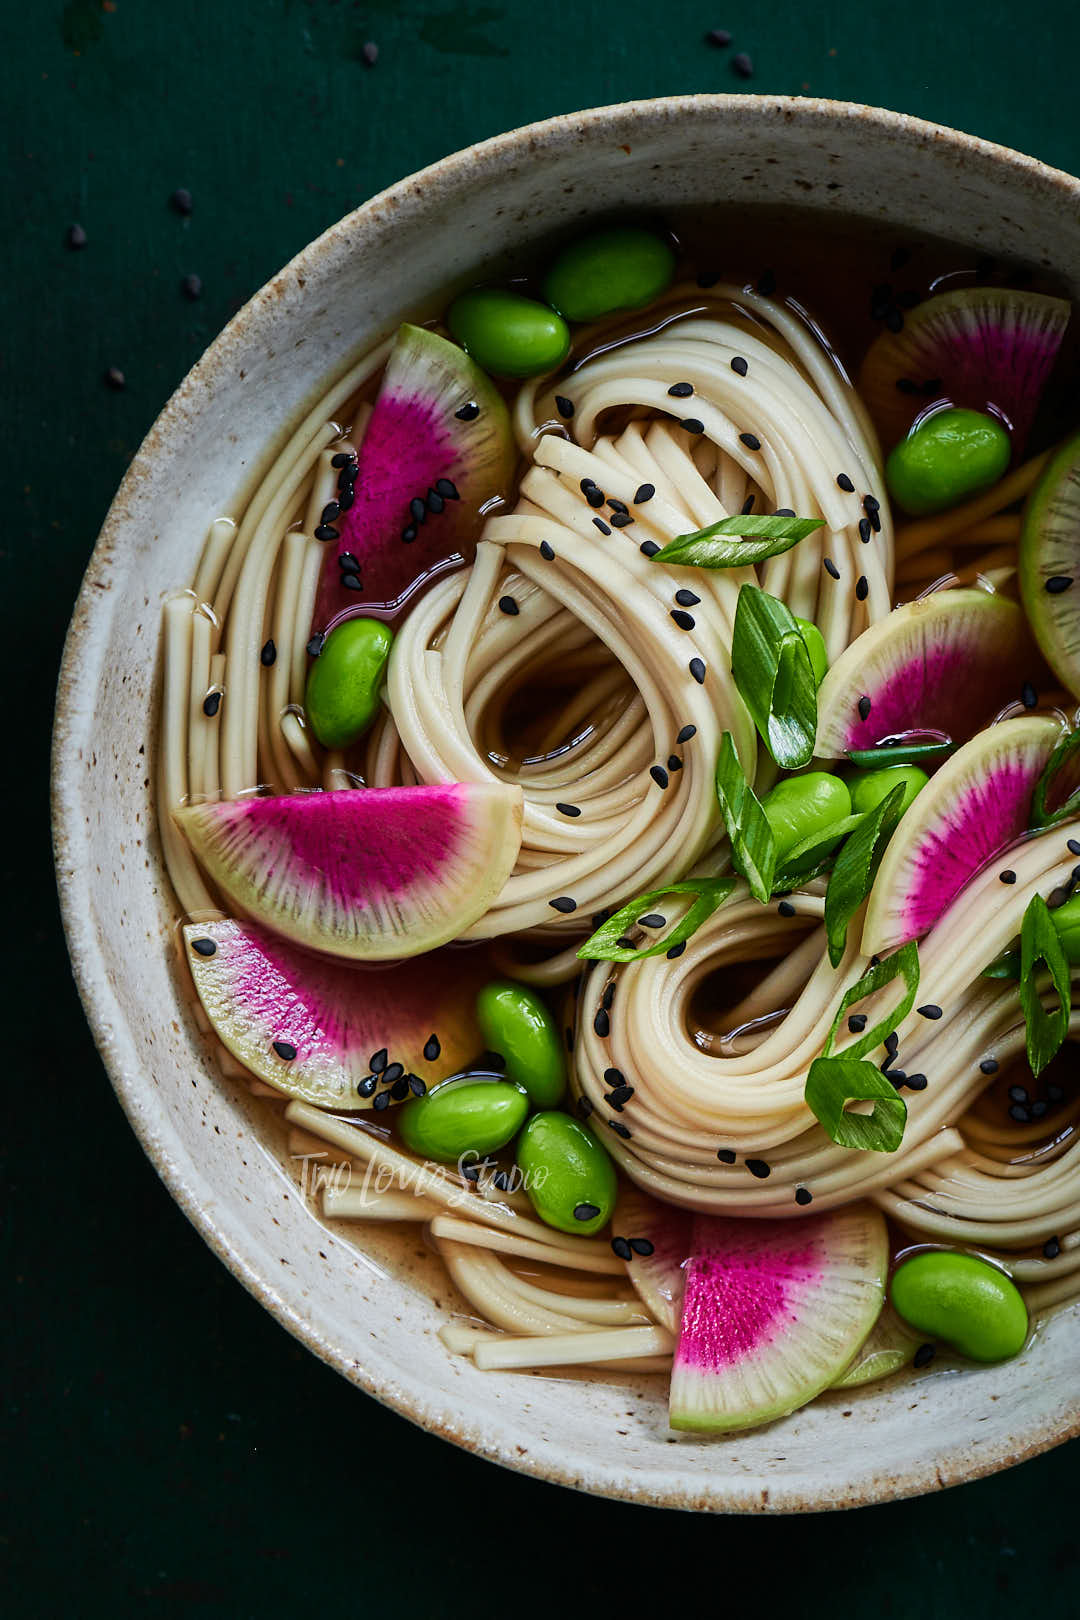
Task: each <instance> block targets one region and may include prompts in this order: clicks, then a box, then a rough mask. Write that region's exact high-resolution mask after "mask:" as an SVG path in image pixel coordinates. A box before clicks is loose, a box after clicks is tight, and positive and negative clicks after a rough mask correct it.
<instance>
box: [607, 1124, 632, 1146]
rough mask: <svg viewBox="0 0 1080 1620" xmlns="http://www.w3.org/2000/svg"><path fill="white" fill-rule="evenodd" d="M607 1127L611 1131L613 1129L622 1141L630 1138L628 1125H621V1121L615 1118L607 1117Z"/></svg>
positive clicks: (627, 1140)
mask: <svg viewBox="0 0 1080 1620" xmlns="http://www.w3.org/2000/svg"><path fill="white" fill-rule="evenodd" d="M608 1129H609V1130H611V1131H614V1132H615V1135H616V1136H621V1137H622V1139H623V1141H624V1142H629V1140H630V1127H629V1125H623V1124H622V1123H621V1121H620V1120H617V1119H609V1120H608Z"/></svg>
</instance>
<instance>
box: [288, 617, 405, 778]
mask: <svg viewBox="0 0 1080 1620" xmlns="http://www.w3.org/2000/svg"><path fill="white" fill-rule="evenodd" d="M393 640H394V632H393V631H392V630H391V629H390V627H389V625H386V624H383V623H381V621H380V620H378V619H346V620H345V622H344V624H339V625H338V627H337V629H336V630H332V631H331V632H330V634H329V636H327V638H326V641H325V642H324V643H323V649H322V652H321V653H320V654H319V656H318V658H316V660H315V662H314V663H313V664H312V666H311V668H310V670H309V671H308V678H307V688H306V690H305V692H304V710H305V712H306V714H307V718H308V725H309V726H310V727H311V729H312V731H313V732H314V733H315V735H316V737H318V739H319V741H320V742H321V743H322V745H323V747H324V748H348V746H349V744H350V743H354V742H355V741H356V739H357V737H360V736H362V735H363V733H364V732H365V731H366V730H367V728H368V726H370V724H371V722H372V721H373V720H374V718H375V715H376V714H377V712H378V708H379V692H380V691H381V689H382V684H383V677H384V675H385V672H386V661H387V659H388V658H389V657H390V648H391V645H392V644H393Z"/></svg>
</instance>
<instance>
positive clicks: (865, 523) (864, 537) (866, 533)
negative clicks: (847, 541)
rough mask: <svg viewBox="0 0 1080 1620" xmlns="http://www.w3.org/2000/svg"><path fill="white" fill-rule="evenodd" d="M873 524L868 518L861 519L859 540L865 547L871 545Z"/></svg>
mask: <svg viewBox="0 0 1080 1620" xmlns="http://www.w3.org/2000/svg"><path fill="white" fill-rule="evenodd" d="M870 532H871V523H870V519H869V518H868V517H864V518H860V519H859V539H860V540H861V541H862V543H863V545H864V546H868V545H869V544H870Z"/></svg>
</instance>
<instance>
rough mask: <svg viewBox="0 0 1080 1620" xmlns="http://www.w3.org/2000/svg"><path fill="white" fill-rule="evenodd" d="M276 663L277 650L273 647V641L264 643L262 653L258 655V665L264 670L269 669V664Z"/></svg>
mask: <svg viewBox="0 0 1080 1620" xmlns="http://www.w3.org/2000/svg"><path fill="white" fill-rule="evenodd" d="M276 662H277V648H276V647H275V646H274V643H273V640H270V641H264V642H263V649H262V652H261V653H260V654H259V663H260V664H262V665H263V667H264V668H265V669H269V668H270V666H271V664H274V663H276Z"/></svg>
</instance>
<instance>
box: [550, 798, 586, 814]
mask: <svg viewBox="0 0 1080 1620" xmlns="http://www.w3.org/2000/svg"><path fill="white" fill-rule="evenodd" d="M555 808H556V810H557V811H558V812H559V814H560V816H580V814H581V806H580V805H577V804H563V803H562V801H561V800H556V801H555Z"/></svg>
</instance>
